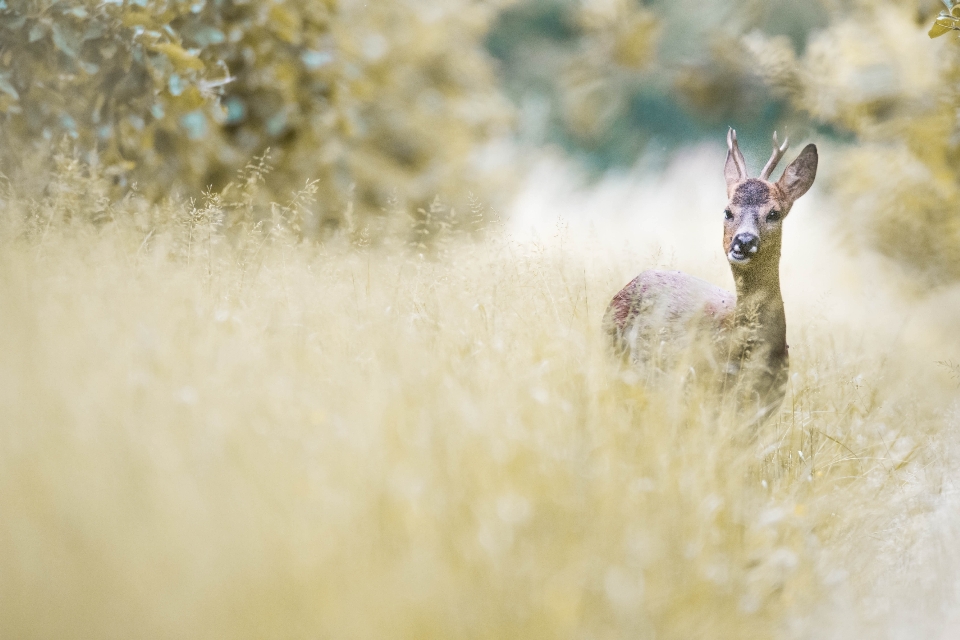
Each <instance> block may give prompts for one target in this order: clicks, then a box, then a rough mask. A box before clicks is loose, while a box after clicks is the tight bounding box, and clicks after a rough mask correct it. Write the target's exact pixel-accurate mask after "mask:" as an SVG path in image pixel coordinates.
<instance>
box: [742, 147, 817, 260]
mask: <svg viewBox="0 0 960 640" xmlns="http://www.w3.org/2000/svg"><path fill="white" fill-rule="evenodd" d="M788 144H789V140H784V142H783V144H782V145H781V144H779V142H778V141H777V134H776V133H774V134H773V154H772V155H771V156H770V160H769V161H767V164H766V166H765V167H764V168H763V171H761V172H760V176H759V177H758V178H750V177H749V176H748V174H747V163H746V162H745V161H744V159H743V154H742V153H740V147H739V146H738V145H737V132H736V131H734V130H733V129H730V131H729V133H728V134H727V146H728V151H727V162H726V165H725V167H724V170H723V174H724V177H725V178H726V180H727V197H728V198H729V202H728V203H727V207H726V209H724V212H723V214H724V223H723V225H724V226H723V250H724V253H725V254H726V256H727V260H728V261H729V262H730V265H731V267H732V268H733V271H734V275H735V276H736V275H738V274H740V275H746V274H747V273H750V272H757V271H763V272H769V271H770V268H771V267H772V268H773V269H776V267H777V265H778V264H779V261H780V242H781V231H782V228H781V225H782V223H783V220H784V218H786V217H787V214H788V213H790V208H791V207H793V203H794V202H796V200H797V199H798V198H800V196H802V195H803V194H805V193H806V192H807V190H808V189H809V188H810V186H811V185H812V184H813V180H814V178H816V176H817V147H816V145H812V144H808V145H807V146H806V147H805V148H804V149H803V151H801V152H800V155H799V156H797V159H796V160H794V161H793V162H792V163H791V164H790V166H788V167H787V168H786V170H785V171H784V172H783V175H782V176H781V177H780V179H779V180H777V181H776V182H770V181H769V178H770V174H771V173H773V170H774V169H775V168H776V166H777V163H778V162H780V159H781V158H783V154H784V153H786V151H787V146H788Z"/></svg>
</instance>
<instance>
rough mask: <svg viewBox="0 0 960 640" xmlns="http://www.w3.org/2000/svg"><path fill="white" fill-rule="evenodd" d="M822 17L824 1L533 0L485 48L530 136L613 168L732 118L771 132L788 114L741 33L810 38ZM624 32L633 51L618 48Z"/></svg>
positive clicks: (762, 135)
mask: <svg viewBox="0 0 960 640" xmlns="http://www.w3.org/2000/svg"><path fill="white" fill-rule="evenodd" d="M821 21H822V17H821V12H820V11H818V9H817V5H816V3H798V2H789V1H786V0H776V1H773V2H771V1H764V2H758V1H755V0H746V1H738V2H732V3H731V2H720V1H719V0H708V1H706V2H698V3H686V2H667V1H653V2H649V1H648V2H640V1H639V0H617V1H616V2H602V1H599V0H594V1H586V0H583V1H578V2H569V1H566V0H530V1H527V2H520V3H517V4H516V5H515V6H513V7H511V8H509V9H508V10H506V11H505V12H504V13H503V14H502V15H501V17H500V19H499V20H498V22H497V23H496V26H495V27H494V28H493V30H492V31H491V34H490V37H489V38H488V47H489V48H490V50H491V52H492V53H493V54H494V55H495V56H496V57H497V58H499V59H500V60H502V61H503V64H504V72H505V78H504V84H505V88H506V90H507V92H508V93H509V94H510V95H512V96H513V97H514V98H515V99H516V100H517V101H518V102H519V104H520V111H521V117H520V129H521V134H522V136H523V137H524V139H526V140H527V141H529V142H532V143H534V144H539V143H542V142H544V141H548V142H556V143H560V144H562V145H563V146H564V147H565V148H567V149H570V150H573V151H575V152H577V153H579V154H580V156H581V157H585V158H587V159H588V160H590V161H591V163H593V164H594V165H597V166H600V167H606V166H610V165H618V164H620V165H622V164H632V163H634V162H636V160H637V157H638V156H639V155H641V154H642V153H643V152H644V151H645V150H647V151H651V150H652V151H654V152H655V153H657V152H660V151H661V150H664V149H672V148H674V147H677V146H679V145H682V144H691V143H696V142H698V141H699V140H701V139H702V138H704V137H716V138H721V139H722V136H723V135H725V132H726V128H727V127H728V126H730V125H733V126H736V127H737V129H738V130H740V131H742V132H743V133H744V135H743V136H742V137H743V138H744V140H747V141H749V140H754V139H757V140H759V139H763V140H766V139H768V138H769V136H770V133H771V132H772V131H773V129H775V128H777V127H778V126H781V127H782V125H783V121H784V119H785V118H786V117H787V116H788V115H790V114H787V113H785V109H784V105H783V101H782V100H779V99H778V98H776V97H775V96H772V95H771V92H770V90H769V89H768V88H767V86H766V85H765V84H764V82H763V81H762V78H761V77H759V76H758V74H756V72H755V69H754V68H753V66H752V65H751V64H750V59H749V55H748V54H747V52H746V50H745V48H744V46H743V44H742V43H741V42H740V37H741V36H742V35H743V34H745V33H747V32H749V31H750V30H752V29H763V30H765V31H767V32H770V33H775V34H784V35H787V36H788V37H790V38H791V39H792V40H794V41H796V42H799V43H801V44H802V42H803V40H804V38H805V36H806V33H807V32H808V31H809V30H810V29H811V28H812V27H815V26H817V25H819V24H820V22H821ZM623 41H626V42H629V45H628V46H629V48H630V50H631V51H632V52H634V53H633V54H632V56H631V57H630V59H629V60H627V59H625V58H624V57H623V55H621V54H618V51H622V50H623V49H624V45H621V44H618V43H620V42H623ZM794 120H795V121H796V120H797V119H796V118H794ZM805 124H806V123H805V122H803V121H802V120H801V121H799V122H796V123H795V126H793V129H792V130H793V131H797V130H798V129H799V128H800V127H802V126H804V125H805ZM753 151H754V150H753V149H748V150H747V152H748V155H752V153H753ZM761 151H766V143H764V147H763V149H762V150H761Z"/></svg>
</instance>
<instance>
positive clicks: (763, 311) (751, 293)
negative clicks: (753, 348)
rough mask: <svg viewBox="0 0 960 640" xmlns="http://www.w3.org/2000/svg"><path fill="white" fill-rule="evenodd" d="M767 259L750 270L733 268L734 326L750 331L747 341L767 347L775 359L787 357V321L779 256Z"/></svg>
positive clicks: (770, 355)
mask: <svg viewBox="0 0 960 640" xmlns="http://www.w3.org/2000/svg"><path fill="white" fill-rule="evenodd" d="M777 253H779V252H777ZM770 258H771V259H770V260H768V261H766V262H764V263H759V264H755V265H751V267H752V268H749V269H743V268H740V269H736V268H735V269H734V271H733V279H734V282H735V284H736V287H737V306H736V310H735V312H734V323H735V325H736V326H737V327H738V328H739V329H744V330H747V329H749V331H747V332H746V333H747V335H749V336H750V338H749V340H750V342H752V343H754V344H756V343H760V344H762V345H764V346H766V347H767V348H768V350H769V351H768V353H769V357H771V358H773V359H777V358H781V357H785V356H786V352H787V319H786V314H785V313H784V309H783V296H782V295H781V293H780V259H779V258H780V256H779V255H775V256H770Z"/></svg>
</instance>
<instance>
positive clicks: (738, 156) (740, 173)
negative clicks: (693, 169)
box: [723, 128, 747, 198]
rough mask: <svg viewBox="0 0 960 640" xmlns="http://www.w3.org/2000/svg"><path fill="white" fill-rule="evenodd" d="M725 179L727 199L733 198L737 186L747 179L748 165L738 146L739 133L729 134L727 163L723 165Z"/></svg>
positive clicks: (731, 132) (730, 132)
mask: <svg viewBox="0 0 960 640" xmlns="http://www.w3.org/2000/svg"><path fill="white" fill-rule="evenodd" d="M723 177H724V178H725V179H726V181H727V197H728V198H729V197H732V196H733V190H734V189H735V188H736V186H737V184H739V183H740V182H743V181H744V180H746V179H747V163H746V161H745V160H744V159H743V154H742V153H740V146H739V145H738V144H737V132H736V131H734V130H733V129H732V128H731V129H730V130H729V131H728V132H727V162H726V164H725V165H723Z"/></svg>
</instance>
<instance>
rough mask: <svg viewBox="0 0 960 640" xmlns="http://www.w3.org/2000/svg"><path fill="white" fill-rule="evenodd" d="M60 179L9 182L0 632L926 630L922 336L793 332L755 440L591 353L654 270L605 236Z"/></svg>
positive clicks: (945, 412) (936, 603) (938, 414)
mask: <svg viewBox="0 0 960 640" xmlns="http://www.w3.org/2000/svg"><path fill="white" fill-rule="evenodd" d="M711 159H712V156H711ZM717 166H719V165H717ZM58 172H59V173H58V174H57V176H56V180H55V182H54V183H53V184H52V185H51V187H50V188H49V189H48V190H47V193H46V194H45V195H44V194H35V195H33V196H31V195H30V194H28V193H24V192H22V191H21V190H18V189H17V188H16V186H9V185H8V186H7V187H6V189H5V193H4V195H3V202H2V204H0V212H2V213H0V216H2V226H0V305H2V307H0V354H3V355H2V357H0V416H2V426H0V514H2V517H0V636H2V637H9V638H51V637H59V638H70V637H78V638H80V637H83V638H93V637H95V638H130V637H136V638H169V637H183V638H218V637H223V638H248V637H249V638H264V637H270V638H301V637H302V638H317V637H330V638H459V637H462V638H505V637H524V638H571V637H584V638H621V637H638V638H770V637H809V638H824V637H838V638H839V637H845V638H846V637H851V635H857V634H862V637H881V636H883V635H894V634H895V631H896V630H897V629H900V630H903V629H907V628H910V629H914V630H915V629H928V630H934V631H937V630H939V629H941V628H942V627H941V626H939V625H941V624H942V621H943V619H944V616H945V615H947V613H949V612H948V611H946V610H945V609H944V607H945V606H946V605H948V604H949V603H950V602H951V600H950V598H951V597H952V592H951V591H950V589H952V588H953V585H952V583H951V582H950V570H951V567H956V566H958V565H956V564H950V563H952V562H955V561H956V556H957V554H956V552H955V551H951V549H950V547H948V546H946V544H945V542H946V541H948V540H949V537H948V536H947V533H949V531H952V529H950V527H953V526H955V524H956V521H957V520H956V519H955V518H954V519H951V518H950V517H949V516H948V515H945V514H948V513H950V508H952V507H953V506H955V499H953V498H951V497H950V496H951V495H952V494H951V493H950V492H951V491H952V490H953V489H952V487H953V486H954V485H953V484H952V483H951V482H950V480H949V478H950V476H951V474H952V473H953V469H955V468H956V467H955V466H952V465H954V464H955V459H954V458H953V457H952V455H953V454H952V452H951V448H950V440H951V438H953V437H955V435H956V431H955V426H956V421H957V417H956V413H955V411H956V409H955V407H954V408H953V409H951V398H952V396H951V394H952V393H953V392H954V386H953V385H954V382H953V381H951V379H950V377H949V372H948V371H947V370H946V369H944V368H943V367H938V366H937V365H936V364H935V361H936V358H935V357H933V356H934V354H932V353H927V352H921V351H918V349H917V348H915V343H907V342H900V343H890V342H882V341H878V340H874V339H872V338H871V336H872V335H873V334H872V333H871V332H870V331H864V330H863V328H862V327H861V326H859V325H856V324H843V323H838V322H824V321H820V322H814V321H810V322H797V323H793V324H791V337H790V344H791V356H792V378H791V386H790V392H789V394H788V397H787V399H786V401H785V402H784V405H783V408H782V410H781V412H780V414H779V415H778V416H776V417H775V419H774V420H773V421H771V423H770V424H768V425H767V426H766V427H764V429H763V431H762V432H761V433H759V434H756V436H755V437H751V434H744V433H743V432H742V429H741V428H739V427H738V425H737V424H735V423H733V422H731V421H729V420H727V419H725V418H724V417H723V414H719V417H718V414H716V413H715V412H711V411H709V410H708V407H709V406H710V402H711V399H710V398H708V397H698V396H696V395H695V391H690V389H689V388H684V387H681V386H680V385H679V384H673V385H671V384H666V385H662V386H659V387H650V386H646V385H644V384H642V383H641V382H638V381H637V380H636V376H633V375H631V373H630V372H624V371H622V370H620V369H619V368H618V366H617V365H616V363H615V362H613V361H612V359H611V358H610V357H609V354H608V353H607V350H606V345H605V343H604V340H603V337H602V335H601V333H600V329H599V324H600V317H601V315H602V313H603V310H604V307H605V304H606V302H607V301H608V300H609V298H610V296H611V295H612V294H613V293H614V292H615V291H616V290H617V289H618V288H619V287H620V286H622V284H623V283H624V282H625V280H624V277H625V275H626V274H630V275H633V274H632V271H634V270H636V269H637V268H638V267H641V266H645V265H649V264H652V262H653V261H654V260H655V258H651V257H647V256H638V254H636V253H635V252H631V251H624V250H618V249H611V248H610V246H609V245H604V244H603V242H602V241H601V240H600V239H598V237H597V236H596V235H590V234H583V235H581V234H579V233H576V232H575V231H571V230H570V229H568V228H565V227H563V226H561V227H560V228H558V229H557V230H556V232H555V234H554V236H553V237H551V238H547V239H546V240H541V241H519V240H516V239H514V238H513V236H512V235H511V233H510V232H509V230H508V229H506V228H504V227H503V226H501V225H494V226H493V227H492V228H491V229H489V230H488V231H487V232H486V234H485V235H484V237H482V238H477V237H473V238H470V237H466V236H459V235H453V234H450V235H449V236H447V237H443V238H440V239H439V240H437V241H436V242H435V243H433V244H432V245H430V246H431V247H432V248H429V249H426V250H424V249H423V248H422V247H420V248H417V247H416V246H415V245H410V244H408V243H406V242H405V241H403V242H401V241H394V242H390V241H389V240H388V241H385V242H384V244H383V245H382V246H376V247H374V246H360V245H365V244H366V243H364V242H362V241H361V242H358V241H357V240H356V238H358V237H360V238H362V236H363V234H355V235H354V236H353V237H352V238H351V237H348V235H347V234H344V235H343V236H342V237H335V238H333V239H331V240H330V241H329V242H327V243H325V244H322V245H317V244H313V243H304V242H301V241H300V240H299V239H298V236H297V234H296V232H295V228H294V227H295V225H292V224H290V216H291V215H293V214H292V213H291V212H292V211H295V207H293V208H286V209H283V208H276V209H275V211H274V212H275V215H274V217H273V218H272V219H268V220H266V221H265V222H263V223H262V224H259V225H255V226H254V225H245V224H241V223H239V222H237V221H238V220H242V216H239V217H238V216H237V214H238V211H236V210H235V209H229V208H227V207H226V206H225V205H224V204H223V202H222V201H220V200H217V199H216V198H214V197H211V201H210V202H209V203H207V204H204V203H200V204H194V205H191V204H184V203H181V204H168V205H163V206H153V205H146V204H144V203H141V202H139V201H137V200H136V199H135V198H130V199H128V200H126V201H124V202H120V203H110V202H108V201H104V200H102V199H98V198H96V197H95V194H96V193H97V188H98V187H97V182H96V180H94V179H89V178H84V177H83V176H82V175H81V174H82V171H81V168H79V167H77V166H75V165H72V164H70V163H63V164H62V166H61V167H60V168H59V169H58ZM718 175H719V174H718ZM718 179H719V178H718ZM660 180H666V181H673V183H672V186H673V187H674V188H676V187H678V186H679V187H682V186H683V185H681V184H678V181H677V179H676V177H675V176H674V177H671V176H669V175H668V176H661V177H660ZM254 182H255V181H254ZM681 190H682V189H681ZM718 193H721V194H722V191H719V192H718ZM528 195H529V194H528ZM721 197H722V196H721ZM240 201H241V203H242V201H243V200H242V199H240ZM597 202H599V200H597ZM240 206H242V204H241V205H240ZM239 213H241V214H242V213H243V212H242V211H241V212H239ZM789 224H791V225H793V224H796V225H801V223H800V222H799V221H793V220H791V222H790V223H789ZM716 233H717V235H719V233H720V231H719V223H717V230H716ZM788 233H789V231H788ZM717 242H719V241H717ZM644 249H645V247H644ZM789 255H790V254H789V249H788V250H787V254H786V255H785V260H786V259H787V258H788V257H789ZM681 266H683V265H681ZM898 295H899V294H898ZM789 312H790V310H789V309H788V313H789ZM798 315H799V316H800V317H803V314H795V315H794V317H796V316H798ZM941 355H942V354H941ZM691 393H693V394H694V395H693V396H691ZM951 410H952V411H954V413H950V411H951ZM951 500H952V502H951ZM939 543H944V546H943V547H937V546H935V545H936V544H939ZM891 611H892V613H891ZM892 620H893V621H897V620H899V621H901V624H899V625H898V624H895V623H893V622H891V621H892ZM923 625H926V626H923ZM930 637H933V636H930Z"/></svg>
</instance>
